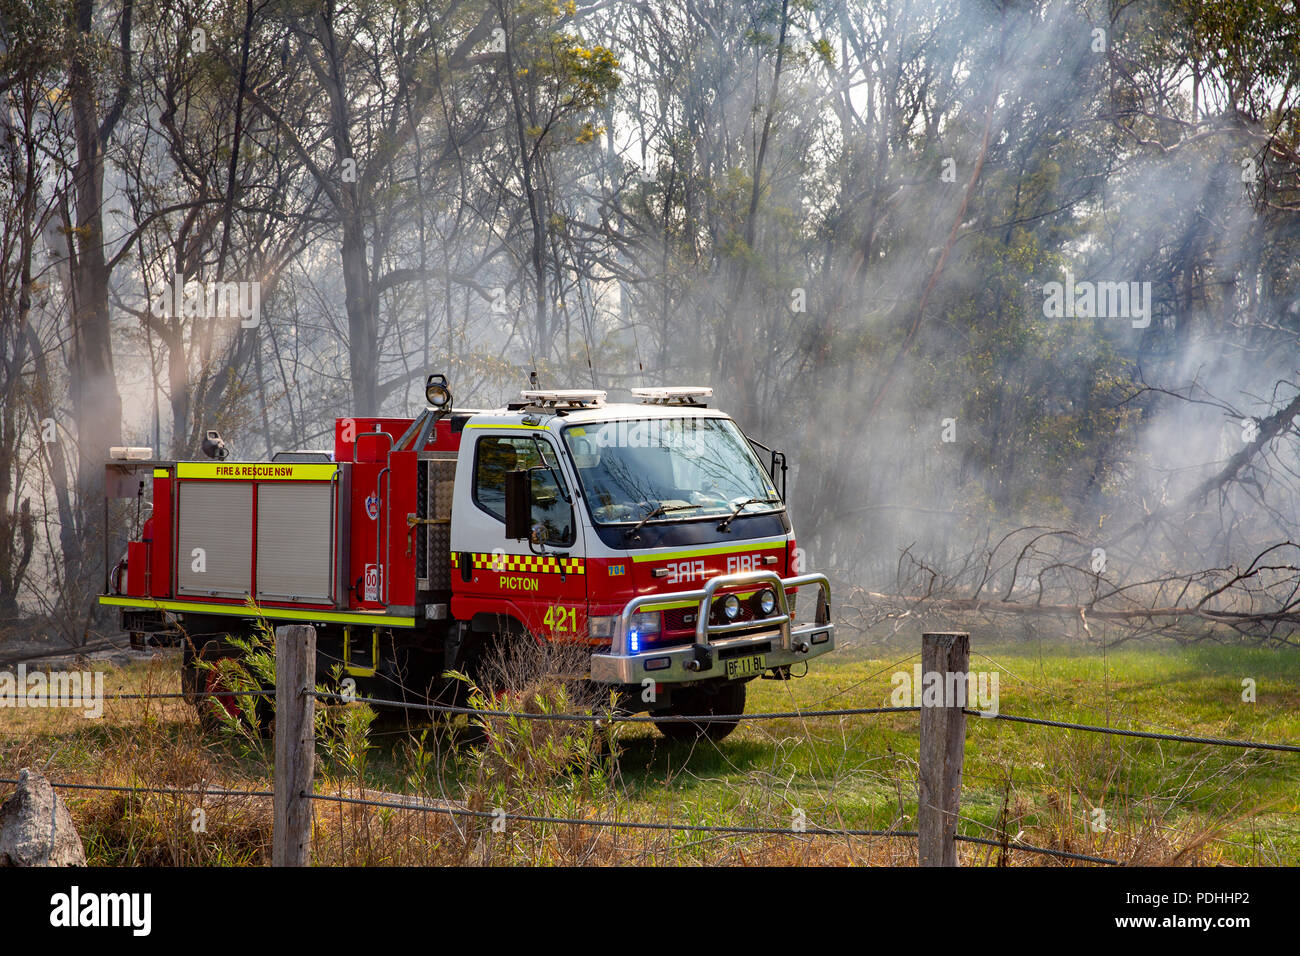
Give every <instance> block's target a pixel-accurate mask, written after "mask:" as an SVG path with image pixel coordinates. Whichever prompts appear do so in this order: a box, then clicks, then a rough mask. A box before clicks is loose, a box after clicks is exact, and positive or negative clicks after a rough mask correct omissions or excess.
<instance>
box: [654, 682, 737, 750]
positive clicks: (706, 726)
mask: <svg viewBox="0 0 1300 956" xmlns="http://www.w3.org/2000/svg"><path fill="white" fill-rule="evenodd" d="M678 693H680V694H681V696H680V697H678V696H677V695H676V694H675V695H674V697H673V704H672V706H670V707H668V708H667V709H665V710H663V711H661V712H660V713H661V714H662V716H665V717H668V716H672V717H700V718H704V719H701V720H699V721H693V720H673V721H656V722H655V726H656V727H658V728H659V732H660V733H661V734H663V735H664V736H665V737H667V738H668V739H669V740H685V741H691V740H697V739H699V738H700V737H707V738H708V739H709V740H713V741H718V740H722V739H724V738H726V737H727V736H729V735H730V734H731V732H732V731H733V730H735V729H736V728H737V727H738V726H740V721H739V720H710V719H708V718H710V717H712V716H713V715H715V714H721V715H732V714H743V713H744V712H745V685H744V684H743V683H740V682H738V681H727V682H726V683H723V684H714V685H712V686H705V687H694V688H691V689H690V690H689V691H686V692H685V693H682V692H678Z"/></svg>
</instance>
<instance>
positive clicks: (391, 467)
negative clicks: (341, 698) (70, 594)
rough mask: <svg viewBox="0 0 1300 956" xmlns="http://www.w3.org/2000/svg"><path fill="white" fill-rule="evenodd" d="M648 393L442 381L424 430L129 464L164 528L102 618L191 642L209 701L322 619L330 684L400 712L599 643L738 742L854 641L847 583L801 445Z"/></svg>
mask: <svg viewBox="0 0 1300 956" xmlns="http://www.w3.org/2000/svg"><path fill="white" fill-rule="evenodd" d="M632 391H633V401H632V402H630V403H624V404H609V403H606V401H605V397H606V393H604V392H601V391H595V390H591V391H585V390H572V389H570V390H558V391H541V390H536V391H526V392H523V393H522V397H521V400H520V401H518V402H513V403H510V404H509V405H507V406H506V407H504V408H500V409H496V410H489V411H483V410H475V411H469V410H459V409H453V407H452V398H451V392H450V389H449V388H448V386H447V382H446V379H445V378H444V377H443V376H440V375H433V376H430V377H429V380H428V383H427V386H426V399H427V401H428V407H427V408H426V409H425V410H424V411H423V412H422V413H421V414H420V415H419V416H418V417H416V418H414V419H401V418H342V419H339V420H337V421H336V423H335V429H334V448H333V451H332V453H331V452H325V451H322V452H288V453H281V454H278V455H276V456H274V458H273V459H272V460H271V461H257V462H252V461H249V462H241V461H233V460H228V459H225V458H223V457H222V455H224V454H225V446H224V443H223V442H221V441H220V439H219V437H218V436H216V435H215V433H210V436H209V438H210V440H209V441H208V442H205V443H204V445H205V451H208V450H209V449H210V450H211V453H212V454H213V455H214V458H213V459H211V460H204V461H158V460H153V459H152V458H151V457H150V455H151V453H150V452H149V450H148V449H114V455H115V457H114V458H113V459H112V460H111V461H110V462H109V463H108V466H107V471H108V479H109V480H108V482H107V487H108V492H109V495H110V497H119V498H121V497H127V498H135V499H137V503H136V507H135V509H134V510H135V512H136V513H137V514H138V515H139V516H140V517H144V516H145V515H148V517H147V520H144V521H143V522H142V524H141V526H140V527H139V529H138V530H137V532H136V533H135V534H133V535H131V537H135V538H136V539H137V540H131V541H129V542H128V543H127V545H126V548H125V553H124V554H123V557H122V559H121V560H120V561H118V562H117V563H116V564H115V565H113V566H112V568H111V570H110V573H109V576H108V577H109V579H108V581H107V582H106V586H105V592H106V593H105V594H103V595H102V596H101V597H100V602H101V603H102V604H105V605H110V606H113V607H117V608H120V609H121V618H122V627H123V630H125V631H128V632H131V633H132V636H133V638H134V639H135V640H137V641H143V640H149V641H151V642H153V643H160V642H166V641H167V640H169V639H170V640H174V641H177V642H179V643H180V644H181V646H182V648H183V654H182V661H183V662H182V677H183V686H184V687H185V688H186V689H187V690H197V689H201V687H202V686H205V684H204V682H205V680H210V679H211V678H210V676H209V677H208V678H205V677H204V675H205V674H207V675H211V674H213V673H215V669H213V668H207V667H204V666H203V665H202V663H201V662H202V661H204V660H211V659H214V658H219V657H222V656H230V655H231V653H232V651H231V645H230V639H231V637H232V636H234V637H244V636H248V635H251V634H252V632H253V631H254V629H255V628H256V627H257V626H258V623H259V621H260V620H261V621H267V622H269V623H270V624H272V625H275V624H282V623H290V622H301V623H309V624H312V625H314V626H315V628H316V630H317V641H318V654H319V655H320V660H319V662H318V663H319V667H318V673H321V674H325V673H329V672H330V671H331V668H332V666H333V665H334V662H336V661H338V662H342V670H343V672H344V673H345V674H346V675H347V676H350V677H352V678H353V679H354V680H355V681H356V684H357V693H358V694H359V695H363V696H374V697H379V698H385V699H391V698H392V696H393V694H394V691H395V688H400V692H401V693H402V694H404V695H405V696H406V699H408V700H412V699H415V700H444V701H445V700H447V699H449V698H448V696H447V691H448V688H449V687H451V686H453V685H455V684H459V683H460V682H454V681H452V680H450V678H447V677H445V676H444V675H445V673H446V672H447V671H449V670H460V671H469V672H471V673H472V672H473V664H474V662H475V661H476V660H479V659H481V658H482V656H483V655H484V654H486V653H487V652H488V650H489V649H491V648H493V647H499V646H501V644H502V643H503V642H506V643H510V642H524V641H528V640H532V641H552V642H570V643H581V644H583V645H584V646H585V647H586V648H588V649H589V661H590V670H589V673H587V674H586V675H583V676H584V677H585V678H587V679H589V680H590V681H592V682H594V683H595V684H597V685H599V686H602V687H613V688H617V689H619V690H620V691H622V693H621V694H620V699H621V700H622V701H624V702H625V704H626V706H627V707H628V709H629V710H630V711H638V710H642V711H644V710H648V711H650V712H652V713H656V714H678V715H693V716H699V717H701V718H702V719H701V720H700V721H699V722H698V723H684V722H666V723H663V724H661V725H660V727H661V730H663V731H664V732H665V733H667V734H669V735H671V736H684V735H686V734H690V735H694V734H696V733H706V734H708V735H710V736H712V737H714V738H718V739H720V738H721V737H722V736H725V735H726V734H727V733H728V732H730V730H731V729H732V728H734V726H735V722H734V721H725V720H709V719H708V718H709V717H711V716H716V715H735V714H740V713H743V711H744V706H745V685H746V684H747V683H748V682H749V681H751V680H754V679H755V678H760V677H766V678H776V679H788V678H789V677H790V676H792V675H791V671H792V668H795V665H799V664H802V663H804V662H806V661H808V660H810V659H812V658H814V657H817V656H819V655H821V654H825V653H826V652H827V651H830V650H831V649H833V647H834V646H835V633H834V630H835V629H834V625H833V624H832V623H831V621H830V586H829V583H828V581H827V579H826V577H825V575H822V574H809V573H802V568H800V567H799V564H800V562H799V559H798V556H797V551H796V548H795V537H794V533H793V530H792V528H791V524H790V520H789V517H788V515H787V513H786V507H785V504H784V501H783V491H784V484H785V471H786V466H785V458H784V456H783V455H782V454H781V453H780V452H776V451H772V450H771V449H768V448H766V446H762V445H760V444H758V443H757V442H754V441H752V440H750V439H748V438H746V436H745V435H744V433H743V432H742V431H741V429H740V428H739V427H738V426H737V425H736V423H735V422H734V421H732V419H731V418H730V417H728V416H727V415H726V414H724V413H722V412H720V411H717V410H714V409H710V408H708V407H707V404H706V400H707V399H709V398H710V397H711V395H712V391H711V390H710V389H707V388H643V389H633V390H632ZM760 454H762V455H764V456H765V457H766V459H767V460H766V463H765V462H764V461H763V460H762V458H760ZM150 479H151V480H150ZM778 482H779V483H780V484H781V485H782V492H778V489H777V484H778ZM150 498H151V510H149V504H150ZM106 513H107V507H106ZM107 548H108V543H107V542H106V549H107ZM107 564H108V562H106V566H107ZM800 588H807V589H808V590H810V591H814V592H816V593H815V596H814V595H813V594H809V595H808V597H806V598H804V599H803V601H804V602H811V601H815V604H808V603H803V605H802V610H803V612H804V613H802V614H800V615H798V616H796V608H797V607H799V604H797V603H796V597H797V594H798V591H799V589H800ZM804 618H807V621H806V622H803V623H801V622H802V621H803V620H804ZM584 659H586V658H585V653H584ZM798 672H799V669H796V676H797V674H798ZM652 686H653V691H650V690H649V688H651V687H652Z"/></svg>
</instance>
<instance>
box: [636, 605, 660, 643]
mask: <svg viewBox="0 0 1300 956" xmlns="http://www.w3.org/2000/svg"><path fill="white" fill-rule="evenodd" d="M662 621H663V615H661V614H660V613H659V612H658V611H638V612H637V613H636V614H633V615H632V619H631V620H630V621H629V622H628V628H629V630H630V631H631V632H632V633H635V634H638V635H640V636H641V637H642V638H646V637H658V636H659V630H660V628H661V627H662V626H663V625H662Z"/></svg>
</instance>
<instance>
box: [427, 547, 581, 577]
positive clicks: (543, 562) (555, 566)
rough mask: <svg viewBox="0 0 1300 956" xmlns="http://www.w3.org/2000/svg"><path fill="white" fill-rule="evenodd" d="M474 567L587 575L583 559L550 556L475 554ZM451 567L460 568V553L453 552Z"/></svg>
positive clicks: (507, 570) (515, 571) (528, 572)
mask: <svg viewBox="0 0 1300 956" xmlns="http://www.w3.org/2000/svg"><path fill="white" fill-rule="evenodd" d="M473 557H474V567H476V568H482V569H483V570H484V571H499V572H501V573H514V574H519V573H523V574H586V573H587V562H586V561H585V560H584V559H583V558H563V559H561V558H557V557H554V556H552V555H549V554H492V553H491V552H488V553H486V554H483V553H479V552H474V553H473ZM451 566H452V567H453V568H459V567H460V552H459V551H453V552H451Z"/></svg>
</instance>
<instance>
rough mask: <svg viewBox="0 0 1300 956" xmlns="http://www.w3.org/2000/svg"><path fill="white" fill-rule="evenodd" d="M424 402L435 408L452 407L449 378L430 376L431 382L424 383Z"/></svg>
mask: <svg viewBox="0 0 1300 956" xmlns="http://www.w3.org/2000/svg"><path fill="white" fill-rule="evenodd" d="M424 400H425V401H426V402H428V403H429V404H430V405H432V406H433V407H434V408H450V407H451V389H450V388H448V387H447V376H445V375H430V376H429V380H428V381H427V382H425V383H424Z"/></svg>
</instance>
